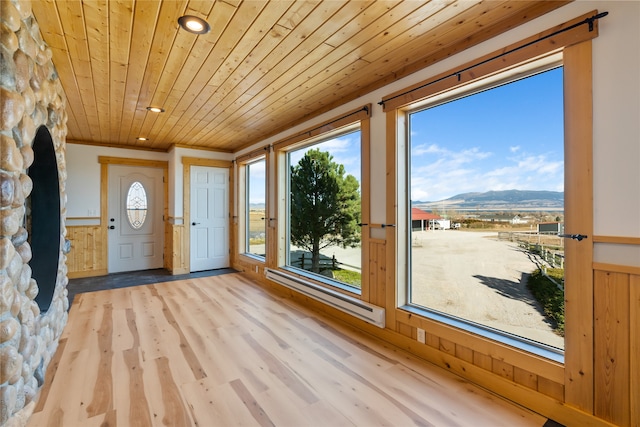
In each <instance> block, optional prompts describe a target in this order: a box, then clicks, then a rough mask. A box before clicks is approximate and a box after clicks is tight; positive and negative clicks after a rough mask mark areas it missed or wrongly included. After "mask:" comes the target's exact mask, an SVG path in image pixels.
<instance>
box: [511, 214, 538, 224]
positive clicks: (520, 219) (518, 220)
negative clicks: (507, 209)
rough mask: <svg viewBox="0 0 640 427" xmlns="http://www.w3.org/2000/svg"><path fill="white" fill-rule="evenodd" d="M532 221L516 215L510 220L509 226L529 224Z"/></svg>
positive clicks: (526, 217) (528, 217)
mask: <svg viewBox="0 0 640 427" xmlns="http://www.w3.org/2000/svg"><path fill="white" fill-rule="evenodd" d="M532 220H533V218H532V217H530V216H524V217H521V216H520V215H516V216H514V217H513V218H512V219H511V224H513V225H517V224H529V223H530V222H531V221H532Z"/></svg>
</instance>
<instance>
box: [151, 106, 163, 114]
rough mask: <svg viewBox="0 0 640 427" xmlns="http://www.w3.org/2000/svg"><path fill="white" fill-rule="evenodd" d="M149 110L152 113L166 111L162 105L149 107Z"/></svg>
mask: <svg viewBox="0 0 640 427" xmlns="http://www.w3.org/2000/svg"><path fill="white" fill-rule="evenodd" d="M147 110H149V111H151V112H152V113H164V108H160V107H147Z"/></svg>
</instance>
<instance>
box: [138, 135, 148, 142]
mask: <svg viewBox="0 0 640 427" xmlns="http://www.w3.org/2000/svg"><path fill="white" fill-rule="evenodd" d="M136 139H137V140H138V141H148V140H149V138H145V137H144V136H139V137H137V138H136Z"/></svg>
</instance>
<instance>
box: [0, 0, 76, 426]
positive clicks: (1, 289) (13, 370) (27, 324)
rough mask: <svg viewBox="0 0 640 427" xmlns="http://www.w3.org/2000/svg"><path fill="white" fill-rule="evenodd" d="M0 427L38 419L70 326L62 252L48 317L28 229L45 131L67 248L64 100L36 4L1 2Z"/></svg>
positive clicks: (62, 238)
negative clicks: (38, 147)
mask: <svg viewBox="0 0 640 427" xmlns="http://www.w3.org/2000/svg"><path fill="white" fill-rule="evenodd" d="M0 4H1V6H2V9H1V10H0V25H1V28H0V30H1V33H0V91H1V92H0V196H1V199H0V426H9V425H12V426H13V425H22V424H24V423H25V422H26V420H27V418H28V416H29V415H30V414H31V412H32V411H33V407H34V405H35V400H36V398H37V396H38V391H39V390H40V387H41V385H42V383H43V381H44V375H45V371H46V368H47V365H48V364H49V361H50V360H51V357H52V356H53V354H54V352H55V351H56V348H57V345H58V339H59V338H60V335H61V333H62V330H63V328H64V326H65V324H66V322H67V310H68V307H69V303H68V299H67V290H66V285H67V282H68V280H67V270H66V266H65V254H64V253H63V252H62V250H61V251H60V254H59V260H58V266H59V267H58V275H57V279H56V282H55V289H54V293H53V300H52V302H51V305H50V307H49V309H48V310H47V311H46V312H43V313H41V312H40V309H39V308H38V304H37V303H36V301H35V297H36V295H37V294H38V284H37V283H36V281H35V279H33V277H32V274H31V268H30V267H29V261H30V260H31V257H32V252H31V246H30V244H29V241H28V233H27V230H26V229H25V226H24V224H25V223H26V221H25V212H26V210H27V207H26V206H27V203H26V200H27V199H28V196H29V194H30V193H31V191H32V188H33V183H32V181H31V179H30V178H29V175H28V173H27V169H28V168H29V166H30V165H31V164H32V163H33V160H34V152H33V149H32V144H33V140H34V137H35V135H36V131H37V129H38V128H39V127H40V126H42V125H44V126H46V127H47V129H48V130H49V132H50V134H51V137H52V139H53V144H54V149H55V154H56V159H57V164H58V175H59V188H60V206H61V212H60V221H61V230H62V232H61V236H60V248H64V247H65V245H64V243H65V242H64V236H65V234H66V231H65V227H64V217H65V205H66V193H65V181H66V167H65V138H66V133H67V128H66V121H67V114H66V111H65V97H64V93H63V90H62V86H61V84H60V81H59V79H58V75H57V73H56V70H55V67H54V65H53V63H52V61H51V57H52V52H51V49H50V48H49V47H47V46H46V44H45V43H44V41H43V39H42V36H41V34H40V29H39V27H38V24H37V23H36V21H35V19H34V17H33V14H32V11H31V3H30V1H27V0H0Z"/></svg>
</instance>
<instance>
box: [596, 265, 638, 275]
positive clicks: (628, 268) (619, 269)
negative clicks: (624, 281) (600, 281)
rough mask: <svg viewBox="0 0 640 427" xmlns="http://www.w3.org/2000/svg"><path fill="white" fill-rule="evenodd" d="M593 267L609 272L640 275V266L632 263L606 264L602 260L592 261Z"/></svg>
mask: <svg viewBox="0 0 640 427" xmlns="http://www.w3.org/2000/svg"><path fill="white" fill-rule="evenodd" d="M593 269H594V270H598V271H606V272H610V273H624V274H633V275H638V276H640V267H635V266H632V265H619V264H607V263H604V262H594V263H593Z"/></svg>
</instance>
